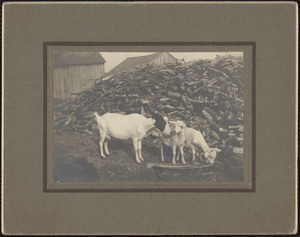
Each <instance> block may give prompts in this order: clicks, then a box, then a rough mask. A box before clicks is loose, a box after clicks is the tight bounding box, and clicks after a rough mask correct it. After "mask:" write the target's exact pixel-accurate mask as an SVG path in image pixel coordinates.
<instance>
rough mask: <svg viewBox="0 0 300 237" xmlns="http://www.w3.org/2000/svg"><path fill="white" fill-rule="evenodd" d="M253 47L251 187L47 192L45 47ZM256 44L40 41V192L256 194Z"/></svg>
mask: <svg viewBox="0 0 300 237" xmlns="http://www.w3.org/2000/svg"><path fill="white" fill-rule="evenodd" d="M205 45H206V46H252V134H251V135H252V187H251V188H250V189H232V188H231V189H229V188H225V189H221V188H211V189H208V188H205V189H201V188H160V189H159V188H145V189H137V188H136V189H133V188H129V189H90V188H89V189H49V188H48V187H47V97H48V95H47V72H48V71H47V64H48V61H47V47H48V46H205ZM255 99H256V42H43V192H64V193H65V192H86V193H92V192H93V193H94V192H255V188H256V186H255V183H256V169H255V167H256V100H255Z"/></svg>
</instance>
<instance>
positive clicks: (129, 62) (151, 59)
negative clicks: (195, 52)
mask: <svg viewBox="0 0 300 237" xmlns="http://www.w3.org/2000/svg"><path fill="white" fill-rule="evenodd" d="M176 61H177V59H176V58H175V57H174V56H173V55H172V54H170V53H167V52H159V53H154V54H149V55H146V56H138V57H129V58H126V59H125V60H124V61H123V62H121V63H120V64H118V65H117V66H115V67H114V68H113V69H111V70H110V71H109V72H108V73H107V74H106V76H110V75H113V74H116V73H119V72H122V71H126V70H130V69H134V68H135V67H137V66H141V65H147V64H157V65H163V64H167V63H176Z"/></svg>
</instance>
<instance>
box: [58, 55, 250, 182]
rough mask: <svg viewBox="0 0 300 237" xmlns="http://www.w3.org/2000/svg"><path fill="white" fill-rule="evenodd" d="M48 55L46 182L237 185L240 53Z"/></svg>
mask: <svg viewBox="0 0 300 237" xmlns="http://www.w3.org/2000/svg"><path fill="white" fill-rule="evenodd" d="M53 58H54V59H53V60H54V63H53V66H54V89H53V94H54V181H60V182H69V181H72V182H75V181H79V182H80V181H96V182H116V181H119V182H120V181H126V182H242V181H243V175H244V163H245V161H244V149H243V148H244V146H243V144H244V143H243V133H244V123H243V122H244V99H243V90H244V82H243V81H244V55H243V52H75V51H74V52H63V51H56V52H54V57H53Z"/></svg>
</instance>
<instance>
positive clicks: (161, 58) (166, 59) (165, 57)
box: [151, 53, 176, 65]
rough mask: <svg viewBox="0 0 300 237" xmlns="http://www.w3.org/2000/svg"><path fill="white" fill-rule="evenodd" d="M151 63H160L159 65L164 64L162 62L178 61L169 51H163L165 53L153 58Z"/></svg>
mask: <svg viewBox="0 0 300 237" xmlns="http://www.w3.org/2000/svg"><path fill="white" fill-rule="evenodd" d="M151 63H155V64H159V65H162V64H165V63H176V59H174V58H173V57H171V56H170V55H169V54H167V53H163V54H160V55H159V56H158V57H156V58H155V59H153V60H152V61H151Z"/></svg>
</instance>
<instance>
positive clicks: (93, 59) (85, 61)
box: [54, 52, 106, 67]
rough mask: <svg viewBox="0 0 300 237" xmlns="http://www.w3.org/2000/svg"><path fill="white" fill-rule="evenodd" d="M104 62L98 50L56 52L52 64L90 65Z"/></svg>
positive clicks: (57, 65) (60, 65)
mask: <svg viewBox="0 0 300 237" xmlns="http://www.w3.org/2000/svg"><path fill="white" fill-rule="evenodd" d="M105 62H106V61H105V59H104V58H103V57H102V55H101V54H100V53H98V52H56V53H55V61H54V66H55V67H64V66H72V65H91V64H103V63H105Z"/></svg>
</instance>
